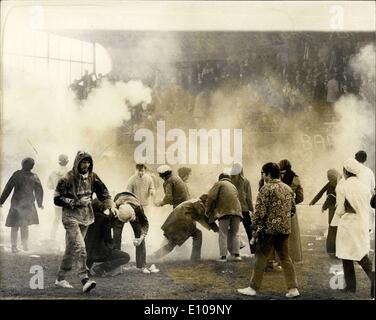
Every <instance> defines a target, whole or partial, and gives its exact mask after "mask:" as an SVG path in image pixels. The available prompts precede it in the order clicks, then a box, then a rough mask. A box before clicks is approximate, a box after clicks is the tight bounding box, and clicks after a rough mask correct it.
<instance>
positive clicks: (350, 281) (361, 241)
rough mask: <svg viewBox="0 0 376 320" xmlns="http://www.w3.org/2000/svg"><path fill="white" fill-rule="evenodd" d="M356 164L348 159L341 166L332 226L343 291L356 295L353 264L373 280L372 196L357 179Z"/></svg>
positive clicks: (358, 167)
mask: <svg viewBox="0 0 376 320" xmlns="http://www.w3.org/2000/svg"><path fill="white" fill-rule="evenodd" d="M360 171H361V167H360V165H359V162H357V161H356V160H355V159H351V158H350V159H347V160H346V161H345V162H344V164H343V176H344V180H342V181H341V182H340V183H339V184H338V186H337V188H336V192H337V208H336V211H335V218H333V220H332V225H337V226H338V230H337V240H336V256H337V257H338V258H340V259H342V264H343V271H344V275H345V281H346V288H345V289H344V290H345V291H350V292H356V278H355V270H354V261H357V262H358V263H359V265H360V266H361V267H362V269H363V270H364V272H365V273H366V274H367V276H368V278H369V279H370V280H371V279H372V263H371V261H370V259H369V257H368V254H369V251H370V234H369V228H370V225H369V214H370V211H371V210H372V208H371V206H370V198H371V194H370V191H369V190H368V188H367V186H366V185H364V184H363V183H362V182H361V181H360V179H359V178H358V174H359V173H360Z"/></svg>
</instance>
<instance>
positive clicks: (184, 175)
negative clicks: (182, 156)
mask: <svg viewBox="0 0 376 320" xmlns="http://www.w3.org/2000/svg"><path fill="white" fill-rule="evenodd" d="M191 174H192V169H191V168H188V167H181V168H179V169H178V176H179V177H180V178H181V179H182V180H183V182H184V183H185V185H186V186H187V190H188V199H190V198H191V192H190V190H189V187H188V179H189V177H190V176H191Z"/></svg>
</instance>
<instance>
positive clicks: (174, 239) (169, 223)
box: [150, 195, 218, 260]
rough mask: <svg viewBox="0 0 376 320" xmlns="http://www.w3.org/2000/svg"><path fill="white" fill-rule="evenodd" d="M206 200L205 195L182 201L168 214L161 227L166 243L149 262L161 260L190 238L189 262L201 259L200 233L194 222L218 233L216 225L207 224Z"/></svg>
mask: <svg viewBox="0 0 376 320" xmlns="http://www.w3.org/2000/svg"><path fill="white" fill-rule="evenodd" d="M206 199H207V195H202V196H201V197H200V198H199V199H191V200H188V201H184V202H182V203H181V204H179V205H178V206H177V207H176V208H175V209H174V210H173V211H172V212H171V213H170V215H169V216H168V217H167V219H166V221H165V222H164V224H163V225H162V227H161V229H162V230H163V232H164V236H165V237H166V239H167V241H168V242H167V244H164V245H163V246H162V248H161V249H159V250H157V251H156V252H154V253H153V254H152V255H151V256H150V260H154V259H161V258H163V257H164V256H165V255H167V254H168V253H170V252H171V251H172V250H173V249H174V248H175V247H176V246H181V245H182V244H183V243H185V242H186V241H187V240H188V238H190V237H192V241H193V242H192V254H191V260H200V259H201V247H202V232H201V231H200V230H199V229H197V227H196V221H197V222H198V223H200V224H201V225H202V226H203V227H205V228H206V229H208V230H213V231H214V232H218V226H217V225H216V223H215V222H213V223H209V218H208V217H207V216H206V215H205V202H206Z"/></svg>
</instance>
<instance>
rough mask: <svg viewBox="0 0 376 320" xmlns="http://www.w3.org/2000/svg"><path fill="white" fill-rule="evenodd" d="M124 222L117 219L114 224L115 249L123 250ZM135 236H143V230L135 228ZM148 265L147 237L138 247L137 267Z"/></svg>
mask: <svg viewBox="0 0 376 320" xmlns="http://www.w3.org/2000/svg"><path fill="white" fill-rule="evenodd" d="M123 227H124V222H121V221H120V220H116V221H115V223H114V226H113V238H114V239H113V243H114V246H115V249H118V250H121V238H122V232H123ZM133 232H134V236H135V237H136V238H139V237H140V236H141V231H140V230H138V229H135V228H133ZM145 266H146V244H145V239H144V240H143V241H142V242H141V244H140V245H139V246H137V247H136V267H137V268H144V267H145Z"/></svg>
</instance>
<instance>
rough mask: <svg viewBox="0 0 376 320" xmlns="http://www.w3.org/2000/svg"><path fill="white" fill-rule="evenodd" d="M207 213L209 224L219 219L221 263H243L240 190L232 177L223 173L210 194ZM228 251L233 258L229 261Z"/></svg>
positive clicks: (230, 257)
mask: <svg viewBox="0 0 376 320" xmlns="http://www.w3.org/2000/svg"><path fill="white" fill-rule="evenodd" d="M205 206H206V213H207V215H208V216H209V222H214V221H215V220H217V219H218V224H219V237H218V241H219V252H220V259H219V260H218V261H220V262H226V261H241V257H240V255H239V249H240V241H239V236H238V234H239V224H240V222H241V220H242V219H243V216H242V208H241V204H240V201H239V195H238V190H236V187H235V186H234V185H233V184H232V182H231V178H230V175H228V174H225V173H221V174H220V175H219V177H218V181H217V182H216V183H215V184H214V185H213V187H212V188H211V189H210V190H209V192H208V200H207V201H206V205H205ZM227 251H229V252H230V254H231V256H229V257H228V258H227V259H226V257H227Z"/></svg>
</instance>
